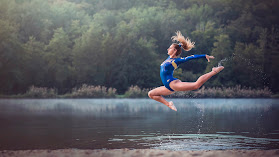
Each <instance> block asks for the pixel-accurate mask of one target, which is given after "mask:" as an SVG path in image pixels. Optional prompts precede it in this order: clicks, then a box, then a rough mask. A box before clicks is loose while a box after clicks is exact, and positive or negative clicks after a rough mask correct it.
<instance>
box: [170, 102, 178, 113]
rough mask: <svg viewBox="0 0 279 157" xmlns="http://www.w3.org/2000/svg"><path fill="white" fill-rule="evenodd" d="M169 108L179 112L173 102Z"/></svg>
mask: <svg viewBox="0 0 279 157" xmlns="http://www.w3.org/2000/svg"><path fill="white" fill-rule="evenodd" d="M168 107H169V108H170V109H172V110H174V111H177V109H176V107H175V106H174V104H173V102H172V101H170V102H169V105H168Z"/></svg>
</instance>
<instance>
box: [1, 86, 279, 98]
mask: <svg viewBox="0 0 279 157" xmlns="http://www.w3.org/2000/svg"><path fill="white" fill-rule="evenodd" d="M150 90H151V89H146V88H143V89H141V88H139V87H138V86H131V87H129V88H128V90H127V91H126V92H125V94H124V95H118V93H117V91H116V89H115V88H107V87H104V86H92V85H86V84H84V85H82V86H81V87H79V88H73V89H72V91H71V92H69V93H66V94H63V95H59V94H58V92H57V90H56V89H53V88H46V87H35V86H31V87H30V88H29V89H28V91H26V93H24V94H18V95H0V98H148V95H147V94H148V91H150ZM166 97H168V98H279V94H273V93H272V92H271V91H270V90H269V89H268V88H263V89H252V88H247V87H241V86H236V87H213V88H206V87H202V88H200V89H199V90H195V91H184V92H175V93H174V94H172V95H169V96H166Z"/></svg>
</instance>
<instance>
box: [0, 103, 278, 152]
mask: <svg viewBox="0 0 279 157" xmlns="http://www.w3.org/2000/svg"><path fill="white" fill-rule="evenodd" d="M172 100H173V102H174V104H175V105H176V107H177V109H178V112H175V111H172V110H170V109H169V108H168V107H166V106H164V105H162V104H160V103H157V102H155V101H154V100H150V99H0V150H4V149H7V150H18V149H64V148H79V149H112V148H135V149H137V148H154V149H167V150H224V149H278V148H279V99H172Z"/></svg>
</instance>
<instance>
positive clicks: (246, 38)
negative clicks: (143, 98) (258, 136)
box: [0, 0, 279, 95]
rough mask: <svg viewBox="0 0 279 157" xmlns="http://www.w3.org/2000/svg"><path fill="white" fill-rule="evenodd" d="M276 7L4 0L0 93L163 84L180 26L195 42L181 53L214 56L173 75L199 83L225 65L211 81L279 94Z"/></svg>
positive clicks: (256, 2) (250, 0)
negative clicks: (164, 64) (162, 72)
mask: <svg viewBox="0 0 279 157" xmlns="http://www.w3.org/2000/svg"><path fill="white" fill-rule="evenodd" d="M278 8H279V1H278V0H265V1H263V0H206V1H205V0H1V1H0V94H6V95H11V94H19V93H24V92H26V91H27V90H28V89H29V88H30V87H31V86H35V87H47V88H55V89H56V90H57V91H58V93H59V94H64V93H67V92H69V91H71V90H72V89H73V88H76V87H80V86H82V85H83V84H87V85H93V86H104V87H107V88H115V89H116V90H117V93H119V94H121V93H124V92H125V91H126V90H127V89H129V87H131V86H138V87H140V88H142V89H143V88H154V87H157V86H161V85H162V82H161V80H160V74H159V70H160V64H161V63H162V62H163V61H164V60H165V59H166V58H167V57H168V56H167V48H168V47H169V46H170V45H171V44H172V41H171V36H173V35H175V32H176V31H177V30H180V31H181V32H182V34H183V35H184V36H187V37H189V38H190V39H191V40H192V41H194V42H195V43H196V44H195V48H194V49H192V50H191V51H188V52H186V51H183V52H182V54H181V57H186V56H189V55H192V54H208V55H213V56H215V59H214V60H212V61H211V62H209V63H208V62H207V61H206V59H204V60H203V59H199V60H192V61H189V62H187V63H184V64H183V65H181V66H180V68H179V69H177V70H176V71H175V74H174V75H175V77H176V78H179V79H181V80H182V81H195V80H196V79H197V78H198V77H199V76H200V75H202V74H204V73H206V72H209V71H211V68H212V67H214V66H218V64H222V65H223V66H224V67H225V69H224V70H223V71H222V72H221V73H220V74H218V75H216V76H214V77H213V78H211V79H210V80H209V81H208V82H207V83H206V84H205V86H206V87H235V86H242V87H249V88H251V89H262V88H265V87H268V88H269V89H270V90H271V91H272V92H273V93H278V92H279V84H278V81H279V70H278V68H279V25H278V24H279V9H278Z"/></svg>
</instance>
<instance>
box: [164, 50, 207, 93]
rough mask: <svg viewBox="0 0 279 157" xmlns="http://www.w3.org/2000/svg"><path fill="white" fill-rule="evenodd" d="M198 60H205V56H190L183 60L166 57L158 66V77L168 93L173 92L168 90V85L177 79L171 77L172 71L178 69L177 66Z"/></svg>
mask: <svg viewBox="0 0 279 157" xmlns="http://www.w3.org/2000/svg"><path fill="white" fill-rule="evenodd" d="M198 58H206V55H205V54H203V55H192V56H188V57H185V58H182V57H181V58H170V57H168V58H167V59H166V60H165V61H164V62H163V63H162V64H161V66H160V76H161V80H162V82H163V84H164V86H165V87H166V88H167V89H169V90H170V91H174V90H173V89H171V88H170V86H169V84H170V83H171V82H172V81H174V80H177V78H174V77H173V71H174V70H175V69H177V68H178V66H179V65H180V64H182V63H185V62H187V61H189V60H192V59H198Z"/></svg>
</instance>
